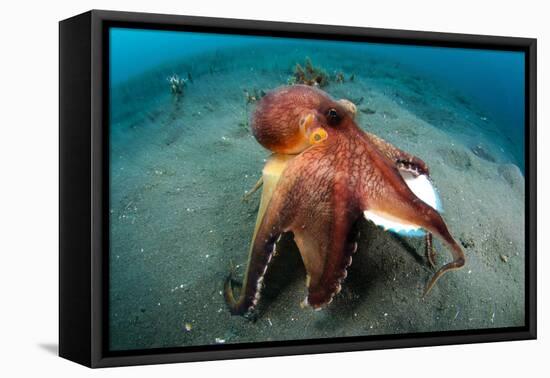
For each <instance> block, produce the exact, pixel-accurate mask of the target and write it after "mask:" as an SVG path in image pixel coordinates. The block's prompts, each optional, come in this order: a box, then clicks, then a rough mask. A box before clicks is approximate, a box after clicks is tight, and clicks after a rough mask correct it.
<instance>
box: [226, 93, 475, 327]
mask: <svg viewBox="0 0 550 378" xmlns="http://www.w3.org/2000/svg"><path fill="white" fill-rule="evenodd" d="M355 113H356V108H355V106H354V104H353V103H351V102H350V101H347V100H338V101H337V100H334V99H333V98H331V97H330V96H329V95H328V94H327V93H325V92H323V91H322V90H320V89H318V88H314V87H310V86H307V85H293V86H287V87H281V88H278V89H276V90H274V91H272V92H270V93H268V94H266V95H265V96H264V97H263V98H262V99H261V101H259V102H258V106H257V108H256V110H255V112H254V113H253V114H252V116H251V129H252V133H253V135H254V137H255V138H256V140H257V141H258V143H259V144H261V145H262V146H263V147H265V148H266V149H268V150H269V151H271V153H272V154H271V156H270V157H269V159H268V160H267V162H266V164H265V167H264V169H263V171H262V177H261V178H260V180H259V181H258V183H257V184H256V186H255V188H254V189H253V191H255V190H257V189H258V188H259V187H262V186H263V188H262V195H261V199H260V205H259V209H258V216H257V221H256V225H255V229H254V234H253V237H252V242H251V245H250V249H249V254H248V264H247V268H246V272H245V275H244V280H243V282H242V283H239V282H237V281H236V280H235V279H234V272H233V271H232V272H231V273H230V274H229V275H228V277H227V279H226V281H225V285H224V297H225V300H226V302H227V304H228V307H229V309H230V312H231V313H232V314H233V315H243V316H246V317H248V316H250V315H252V314H254V309H255V307H256V305H257V303H258V301H259V298H260V292H261V289H262V286H263V285H264V276H265V273H266V271H267V268H268V266H269V264H270V261H271V259H272V257H273V256H274V254H275V253H276V247H277V242H278V241H279V239H280V238H281V236H282V235H283V234H284V233H292V235H293V237H294V241H295V243H296V245H297V247H298V250H299V252H300V255H301V258H302V261H303V263H304V266H305V270H306V286H307V296H306V298H305V300H304V301H303V303H302V306H309V307H311V308H313V309H315V310H319V309H322V308H324V307H325V306H327V305H328V304H330V303H331V302H332V300H333V298H334V296H335V295H337V294H338V293H339V292H340V290H341V285H342V282H343V280H344V279H345V278H346V276H347V269H348V267H349V266H350V265H351V263H352V255H353V254H354V253H355V252H356V250H357V237H358V232H357V226H356V225H357V223H358V221H359V220H360V219H361V218H362V217H365V218H366V219H368V220H370V221H372V222H374V223H375V224H377V225H379V226H382V227H384V228H385V229H388V230H392V231H396V232H400V233H405V234H417V235H418V234H421V235H423V236H425V239H426V257H427V260H428V262H429V263H430V265H431V266H432V267H435V252H434V249H433V246H432V235H435V236H436V237H438V238H440V239H441V240H442V242H443V243H444V245H446V246H447V247H448V248H449V250H450V252H451V254H452V257H453V260H452V261H451V262H449V263H447V264H445V265H443V266H442V267H441V268H440V269H439V270H437V271H436V272H435V274H434V275H433V276H432V277H431V279H430V280H429V281H428V283H427V284H426V287H425V290H424V295H426V294H427V293H428V292H429V291H430V290H431V289H432V288H433V286H434V284H435V283H436V282H437V281H438V280H439V279H440V278H441V277H442V276H443V275H444V274H445V273H447V272H449V271H452V270H456V269H459V268H461V267H463V266H464V264H465V255H464V253H463V251H462V249H461V247H460V245H459V244H458V243H457V242H456V241H455V239H454V238H453V237H452V236H451V234H450V232H449V230H448V227H447V225H446V224H445V221H444V220H443V218H442V217H441V215H440V213H439V211H438V209H439V206H440V204H439V199H438V196H437V193H436V191H435V189H434V188H433V186H432V185H431V180H430V178H429V169H428V166H427V165H426V163H425V162H424V161H422V160H421V159H419V158H418V157H416V156H413V155H411V154H409V153H407V152H404V151H402V150H400V149H398V148H397V147H395V146H393V145H392V144H390V143H388V142H386V141H385V140H383V139H382V138H379V137H377V136H376V135H374V134H371V133H368V132H365V131H363V130H362V129H360V128H359V127H358V126H357V124H356V122H355V119H354V117H355ZM235 289H238V290H239V294H238V296H236V295H235Z"/></svg>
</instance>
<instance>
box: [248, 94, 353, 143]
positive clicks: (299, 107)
mask: <svg viewBox="0 0 550 378" xmlns="http://www.w3.org/2000/svg"><path fill="white" fill-rule="evenodd" d="M355 111H356V108H355V105H354V104H353V103H351V102H350V101H347V100H340V101H336V100H333V99H332V98H331V97H329V96H328V95H327V94H326V93H325V92H323V91H321V90H319V89H316V88H313V87H310V86H307V85H293V86H290V87H282V88H280V89H277V90H274V91H272V92H270V93H268V94H267V95H266V96H264V97H263V98H262V100H261V101H260V103H259V104H258V107H257V108H256V110H255V112H254V113H253V115H252V121H251V127H252V133H253V134H254V137H255V138H256V139H257V140H258V142H259V143H260V144H261V145H262V146H264V147H265V148H267V149H268V150H270V151H272V152H275V153H280V154H299V153H300V152H302V151H303V150H305V149H306V148H308V147H310V146H312V145H315V144H318V143H322V142H323V141H325V140H326V139H327V138H329V137H330V135H331V134H332V133H335V132H337V130H338V129H339V128H343V127H345V126H346V125H349V121H352V119H353V117H354V115H355Z"/></svg>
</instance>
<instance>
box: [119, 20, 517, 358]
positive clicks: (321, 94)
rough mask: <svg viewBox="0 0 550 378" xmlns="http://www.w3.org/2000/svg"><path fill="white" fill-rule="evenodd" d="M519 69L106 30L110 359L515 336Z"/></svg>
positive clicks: (437, 54) (490, 54)
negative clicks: (478, 334)
mask: <svg viewBox="0 0 550 378" xmlns="http://www.w3.org/2000/svg"><path fill="white" fill-rule="evenodd" d="M525 70H526V67H525V53H524V52H519V51H504V50H488V49H466V48H456V47H437V46H421V45H412V44H408V45H404V44H390V43H370V42H355V41H354V42H352V41H343V40H321V39H301V38H290V37H288V38H287V37H270V36H253V35H250V36H245V35H237V34H217V33H200V32H195V31H167V30H152V29H148V30H144V29H134V28H122V27H111V28H110V29H109V95H108V97H109V145H108V148H109V231H110V232H109V259H108V267H109V272H108V274H109V279H108V282H109V287H108V335H109V337H108V348H109V350H110V351H136V350H144V349H155V348H174V347H191V346H194V347H196V346H209V345H220V344H244V343H258V342H274V341H289V340H313V339H315V340H318V339H327V338H340V337H355V336H362V337H365V336H383V335H407V334H418V333H430V332H445V331H465V330H487V329H497V328H511V327H522V326H524V325H525V324H526V311H525V308H526V306H525V303H526V302H525V301H526V298H525V283H526V279H525V278H526V264H525V252H526V251H525V247H526V246H525V212H526V210H525V102H526V99H525Z"/></svg>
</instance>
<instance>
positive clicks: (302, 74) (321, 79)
mask: <svg viewBox="0 0 550 378" xmlns="http://www.w3.org/2000/svg"><path fill="white" fill-rule="evenodd" d="M288 83H289V84H290V85H294V84H305V85H309V86H313V87H324V86H326V85H327V84H328V83H329V77H328V75H327V73H326V72H325V70H323V69H322V68H320V67H315V66H314V65H313V63H312V62H311V59H310V58H306V62H305V64H304V67H302V65H301V64H300V63H297V64H296V66H295V67H294V73H293V75H292V76H291V77H290V78H289V80H288Z"/></svg>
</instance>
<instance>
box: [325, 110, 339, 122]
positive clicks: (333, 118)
mask: <svg viewBox="0 0 550 378" xmlns="http://www.w3.org/2000/svg"><path fill="white" fill-rule="evenodd" d="M340 120H341V117H340V115H339V114H338V112H337V111H336V109H334V108H330V109H329V110H328V111H327V121H328V123H329V124H330V125H337V124H338V123H340Z"/></svg>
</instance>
